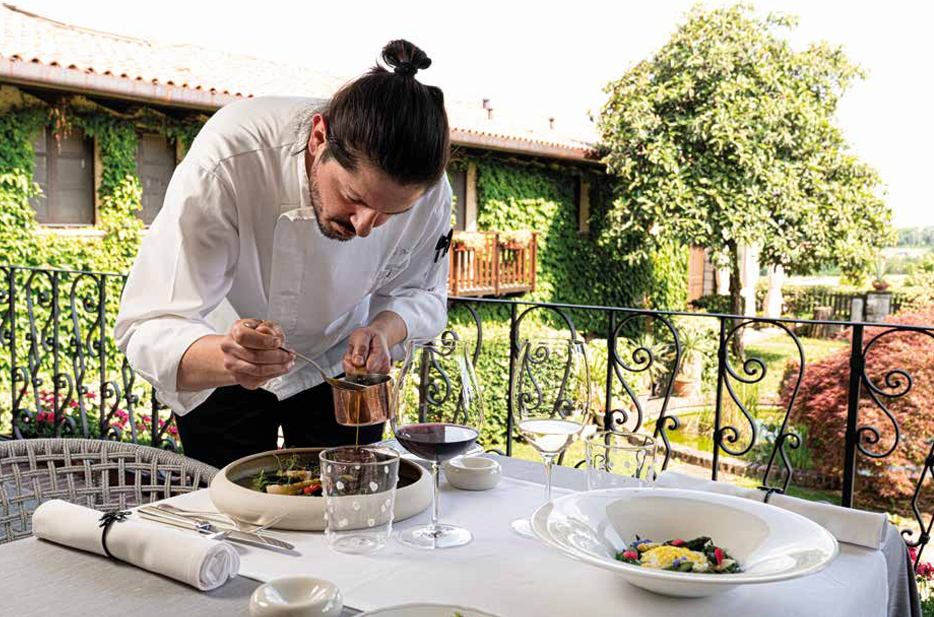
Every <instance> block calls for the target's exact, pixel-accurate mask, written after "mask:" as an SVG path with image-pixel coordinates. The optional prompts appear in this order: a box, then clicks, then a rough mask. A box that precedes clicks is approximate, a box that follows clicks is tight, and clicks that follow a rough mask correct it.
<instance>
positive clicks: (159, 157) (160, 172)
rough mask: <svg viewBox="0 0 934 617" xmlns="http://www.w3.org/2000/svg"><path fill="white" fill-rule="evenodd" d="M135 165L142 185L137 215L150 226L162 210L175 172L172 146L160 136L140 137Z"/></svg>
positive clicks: (147, 135)
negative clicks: (141, 207)
mask: <svg viewBox="0 0 934 617" xmlns="http://www.w3.org/2000/svg"><path fill="white" fill-rule="evenodd" d="M136 165H137V174H138V175H139V179H140V181H141V183H142V185H143V209H142V211H140V212H139V213H138V215H139V217H140V218H141V219H143V222H144V223H146V224H147V225H151V224H152V222H153V220H155V218H156V215H157V214H159V211H160V210H161V209H162V202H163V201H165V190H166V188H168V186H169V180H171V179H172V173H173V172H174V171H175V148H174V144H172V143H171V142H170V141H169V140H167V139H166V138H165V137H163V136H161V135H149V134H146V135H140V138H139V149H138V150H137V156H136Z"/></svg>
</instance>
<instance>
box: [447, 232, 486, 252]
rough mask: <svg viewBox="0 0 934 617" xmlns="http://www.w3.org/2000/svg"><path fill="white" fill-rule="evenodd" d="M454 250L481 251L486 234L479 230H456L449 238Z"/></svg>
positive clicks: (484, 246) (483, 247)
mask: <svg viewBox="0 0 934 617" xmlns="http://www.w3.org/2000/svg"><path fill="white" fill-rule="evenodd" d="M451 244H452V246H453V247H454V250H460V251H482V250H483V249H485V248H486V234H485V233H483V232H479V231H457V232H454V237H453V238H452V239H451Z"/></svg>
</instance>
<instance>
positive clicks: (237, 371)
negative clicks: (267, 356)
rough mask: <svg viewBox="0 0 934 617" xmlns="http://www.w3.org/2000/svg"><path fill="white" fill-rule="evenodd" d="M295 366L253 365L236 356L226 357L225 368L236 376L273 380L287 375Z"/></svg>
mask: <svg viewBox="0 0 934 617" xmlns="http://www.w3.org/2000/svg"><path fill="white" fill-rule="evenodd" d="M293 366H294V363H293V362H288V363H285V364H253V363H251V362H246V361H244V360H241V359H240V358H237V357H234V356H228V355H225V356H224V368H225V369H227V370H228V371H230V372H231V373H233V374H234V376H244V377H249V378H260V377H262V378H265V379H272V378H273V377H279V376H281V375H285V374H286V373H288V372H289V371H290V370H292V367H293Z"/></svg>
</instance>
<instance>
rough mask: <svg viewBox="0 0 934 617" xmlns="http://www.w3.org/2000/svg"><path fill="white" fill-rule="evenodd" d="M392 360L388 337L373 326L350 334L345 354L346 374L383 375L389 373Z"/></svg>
mask: <svg viewBox="0 0 934 617" xmlns="http://www.w3.org/2000/svg"><path fill="white" fill-rule="evenodd" d="M391 364H392V359H391V357H390V356H389V345H388V344H387V342H386V335H384V334H383V333H382V332H381V331H380V330H378V329H377V328H374V327H372V326H367V327H365V328H358V329H356V330H354V331H353V332H352V333H351V334H350V338H349V339H348V346H347V353H345V354H344V372H345V373H346V374H348V375H350V374H351V373H383V374H386V373H388V372H389V367H390V365H391Z"/></svg>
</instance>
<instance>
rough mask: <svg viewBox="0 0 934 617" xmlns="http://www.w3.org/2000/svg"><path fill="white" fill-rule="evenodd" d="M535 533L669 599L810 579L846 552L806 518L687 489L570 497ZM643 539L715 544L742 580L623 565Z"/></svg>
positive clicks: (536, 521) (536, 519)
mask: <svg viewBox="0 0 934 617" xmlns="http://www.w3.org/2000/svg"><path fill="white" fill-rule="evenodd" d="M532 531H533V532H534V533H535V535H536V536H537V537H538V538H539V539H541V540H542V541H543V542H545V544H547V545H548V546H550V547H552V548H554V549H556V550H558V551H561V552H562V553H564V554H565V555H568V556H570V557H573V558H574V559H577V560H578V561H582V562H584V563H587V564H590V565H593V566H596V567H598V568H603V569H605V570H610V571H612V572H616V573H617V574H619V575H620V576H621V577H623V578H624V579H625V580H626V581H627V582H629V583H631V584H633V585H636V586H637V587H642V588H643V589H647V590H649V591H653V592H655V593H659V594H663V595H668V596H683V597H704V596H708V595H712V594H714V593H718V592H720V591H725V590H727V589H732V588H733V587H737V586H739V585H749V584H759V583H771V582H775V581H783V580H788V579H792V578H798V577H801V576H807V575H808V574H813V573H815V572H817V571H819V570H821V569H823V568H824V567H825V566H827V564H829V563H830V562H831V561H833V559H834V558H835V557H836V556H837V553H838V552H839V546H838V545H837V541H836V539H835V538H834V537H833V536H832V535H831V534H830V532H828V531H827V530H826V529H824V528H823V527H821V526H820V525H818V524H817V523H814V522H813V521H810V520H808V519H806V518H804V517H803V516H800V515H798V514H795V513H793V512H789V511H787V510H782V509H781V508H778V507H775V506H770V505H768V504H764V503H761V502H758V501H753V500H751V499H743V498H740V497H733V496H730V495H721V494H717V493H706V492H701V491H688V490H683V489H665V488H616V489H606V490H599V491H590V492H586V493H574V494H571V495H566V496H563V497H559V498H557V499H555V500H553V501H552V502H551V503H549V504H546V505H544V506H542V507H541V508H539V509H538V510H537V511H536V512H535V514H534V515H533V516H532ZM636 535H638V536H639V537H640V538H644V539H651V540H655V541H657V542H664V541H668V540H672V539H674V538H683V539H685V540H690V539H692V538H696V537H699V536H709V537H710V538H711V539H712V540H713V542H714V544H716V545H717V546H720V547H722V548H724V549H725V550H726V551H727V552H728V553H729V554H730V555H731V556H732V557H733V558H735V559H736V560H737V561H738V562H739V563H740V566H741V567H742V568H743V572H740V573H737V574H702V573H693V572H671V571H667V570H657V569H651V568H644V567H642V566H636V565H632V564H628V563H624V562H622V561H617V560H616V554H617V553H618V552H619V551H621V550H623V548H624V547H625V546H627V545H628V544H629V543H630V542H631V541H632V540H633V539H634V537H635V536H636Z"/></svg>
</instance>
